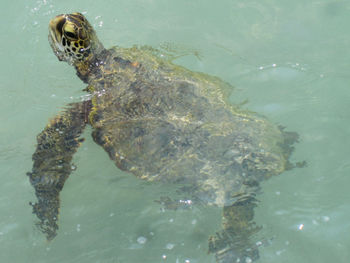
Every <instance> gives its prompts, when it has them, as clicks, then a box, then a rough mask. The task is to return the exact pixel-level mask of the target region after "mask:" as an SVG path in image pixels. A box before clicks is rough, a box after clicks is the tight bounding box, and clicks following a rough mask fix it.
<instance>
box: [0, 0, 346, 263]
mask: <svg viewBox="0 0 350 263" xmlns="http://www.w3.org/2000/svg"><path fill="white" fill-rule="evenodd" d="M72 11H80V12H84V13H85V14H86V16H87V17H88V18H89V19H90V20H91V22H92V23H93V24H94V26H95V27H96V30H97V33H98V35H99V37H100V39H101V40H102V42H103V43H104V44H105V46H106V47H109V46H112V45H115V44H118V45H121V46H126V47H127V46H131V45H133V44H147V45H151V46H154V47H157V46H159V45H160V44H162V43H175V44H176V45H178V46H179V49H180V50H195V52H193V54H189V55H187V56H183V57H181V58H179V59H177V60H176V62H177V63H178V64H181V65H184V66H186V67H188V68H190V69H192V70H195V71H202V72H206V73H209V74H212V75H216V76H219V77H221V78H222V79H224V80H225V81H228V82H230V83H231V84H233V85H234V86H235V87H236V89H235V90H234V92H233V94H232V95H231V97H230V99H231V101H232V102H234V103H240V102H243V101H245V100H246V99H247V100H248V103H246V104H245V105H244V107H246V108H249V109H251V110H254V111H257V112H259V113H262V114H264V115H266V116H268V117H269V119H270V120H272V121H273V122H275V123H279V124H281V125H283V126H286V127H288V129H289V130H293V131H297V132H298V133H299V134H300V136H301V141H300V143H299V144H298V145H296V150H295V152H294V155H293V160H295V161H299V160H306V161H307V162H308V167H306V168H302V169H294V170H292V171H288V172H285V173H283V174H282V175H280V176H278V177H275V178H273V179H271V180H269V181H267V182H265V183H263V193H262V194H261V195H259V197H258V199H259V201H260V202H259V205H258V207H257V209H256V221H257V222H258V224H260V225H262V226H263V230H262V231H261V232H260V234H259V238H261V240H262V241H263V243H264V244H266V245H264V246H262V247H261V248H260V260H259V262H270V263H271V262H291V263H294V262H300V263H303V262H305V263H311V262H312V263H313V262H339V263H340V262H344V263H345V262H348V260H349V257H350V252H349V249H348V248H349V247H350V235H349V232H350V223H349V220H348V218H349V216H350V205H349V203H350V202H349V201H350V195H349V191H348V188H349V185H350V179H349V176H348V175H349V171H350V161H349V148H350V143H349V135H350V122H349V119H350V111H349V104H350V92H349V90H348V89H349V81H350V75H349V73H348V72H349V68H350V53H349V43H350V35H349V32H348V28H349V25H350V16H349V14H350V3H349V2H348V1H335V0H324V1H306V0H297V1H289V2H287V1H278V0H262V1H260V0H259V1H258V0H249V1H243V0H242V1H238V0H221V1H209V0H191V1H187V0H177V1H170V0H163V1H161V0H158V1H157V0H135V1H129V0H128V1H127V0H123V1H121V0H117V1H111V0H109V1H101V2H99V1H90V0H85V1H74V2H72V1H50V0H41V1H35V0H29V1H24V0H21V1H9V0H6V1H3V2H2V8H1V10H0V14H1V17H2V22H1V23H0V33H1V42H0V46H1V49H0V55H1V60H0V61H1V62H0V72H1V74H0V89H1V96H0V120H1V125H0V168H1V175H0V176H1V184H0V193H1V194H0V211H1V212H0V261H1V262H16V263H17V262H45V263H46V262H74V263H77V262H84V263H90V262H174V263H175V262H180V263H181V262H186V260H188V262H191V263H192V262H213V258H212V257H211V256H210V255H207V253H206V251H207V238H208V236H209V235H210V234H212V233H214V232H215V231H216V230H218V229H219V226H220V216H221V215H220V213H221V211H220V209H217V208H213V207H197V206H195V205H194V206H193V207H191V208H190V209H184V210H179V211H162V210H161V209H160V206H159V204H157V203H156V202H154V200H157V199H159V197H160V196H164V195H166V194H167V193H169V192H171V191H172V189H171V188H170V187H169V188H161V189H159V187H158V186H156V185H152V184H149V183H146V182H140V181H139V180H137V179H136V178H134V177H133V176H131V175H128V174H126V173H123V172H121V171H119V170H118V169H117V168H116V167H115V166H114V164H113V163H112V162H111V161H110V160H109V158H108V157H107V155H106V153H105V152H104V151H103V150H102V149H101V148H100V147H98V146H97V145H96V144H94V142H93V141H92V139H91V138H90V136H89V133H90V132H91V131H90V130H87V131H86V132H85V134H84V137H85V138H86V141H85V143H84V144H83V146H82V147H81V148H80V149H79V151H78V153H77V154H76V155H75V158H74V163H75V165H76V166H77V167H78V169H77V170H76V171H75V172H74V173H73V174H72V175H71V176H70V178H69V180H68V181H67V183H66V185H65V188H64V190H63V191H62V194H61V197H62V208H61V217H60V230H59V234H58V236H57V238H56V239H55V240H54V241H52V242H50V243H47V242H46V241H45V238H44V237H43V235H42V234H41V233H40V232H39V231H38V230H37V229H36V228H35V226H34V223H35V220H36V218H35V217H34V215H32V214H31V207H30V206H29V205H28V202H29V201H34V200H35V196H34V191H33V188H32V187H31V185H30V183H29V181H28V178H27V177H26V176H25V174H26V172H27V171H29V170H30V169H31V166H32V161H31V155H32V153H33V151H34V150H35V143H36V135H37V134H38V133H39V132H40V131H41V129H42V128H43V127H44V126H45V124H46V123H47V121H48V119H49V118H52V117H53V116H54V115H55V114H56V113H57V112H58V111H59V110H60V109H61V108H62V107H63V106H64V105H65V104H67V103H69V102H72V101H77V100H80V98H81V96H82V95H84V93H83V92H82V91H81V90H82V89H83V88H84V84H83V83H82V82H81V81H80V80H79V79H78V78H77V77H76V76H75V73H74V70H73V69H72V68H71V67H70V66H68V65H67V64H64V63H59V62H58V61H57V59H56V57H55V56H54V55H53V54H52V51H51V49H50V47H49V44H48V41H47V27H48V21H49V20H50V19H51V18H52V17H53V16H55V15H57V14H60V13H65V12H72ZM197 52H198V53H199V54H200V59H199V58H198V56H196V54H197Z"/></svg>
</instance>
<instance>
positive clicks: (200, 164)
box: [88, 47, 296, 206]
mask: <svg viewBox="0 0 350 263" xmlns="http://www.w3.org/2000/svg"><path fill="white" fill-rule="evenodd" d="M101 61H103V62H101V64H102V65H99V70H98V71H96V72H94V73H91V74H90V76H89V80H88V83H89V86H88V90H89V91H90V92H91V94H92V104H93V109H92V111H91V113H90V115H89V119H90V123H91V125H92V126H93V128H94V132H93V138H94V140H95V142H97V143H98V144H100V145H101V146H103V148H104V149H105V150H106V152H107V153H108V154H109V157H110V158H111V159H112V160H113V161H114V162H115V163H116V165H117V166H118V167H119V168H120V169H122V170H124V171H129V172H132V173H133V174H135V175H136V176H138V177H140V178H142V179H145V180H149V181H160V182H166V183H177V184H179V185H181V186H182V188H183V189H190V190H188V192H189V194H190V195H191V196H192V197H193V198H198V199H199V200H201V201H203V202H205V203H207V204H215V205H219V206H224V205H230V204H232V203H234V202H235V201H236V200H237V198H241V197H242V196H246V195H251V194H252V193H254V192H255V191H256V190H257V188H258V183H259V182H260V181H261V180H263V179H266V178H268V177H270V176H272V175H277V174H280V173H281V172H283V171H284V170H285V169H287V168H288V165H289V161H288V158H289V155H290V153H291V149H292V147H291V145H292V144H293V143H294V142H295V140H296V136H294V137H293V136H292V137H293V139H291V134H292V133H287V132H284V131H283V129H281V128H280V127H279V126H277V125H275V124H273V123H271V122H269V121H268V120H267V119H266V118H265V117H263V116H260V115H258V114H256V113H253V112H250V111H247V110H243V109H241V108H239V107H238V106H232V105H231V104H229V103H228V102H227V101H226V99H225V98H226V97H227V91H228V90H232V86H230V85H229V84H227V83H225V82H223V81H222V80H220V79H219V78H216V77H212V76H208V75H206V74H203V73H196V72H192V71H190V70H187V69H185V68H183V67H180V66H177V65H174V64H173V63H172V62H171V61H168V60H164V59H162V58H160V56H159V54H157V53H156V52H154V50H152V49H149V48H137V47H134V48H130V49H124V48H119V47H115V48H112V49H110V50H108V51H106V52H105V55H104V58H103V60H101ZM293 135H295V134H293ZM187 186H188V187H187Z"/></svg>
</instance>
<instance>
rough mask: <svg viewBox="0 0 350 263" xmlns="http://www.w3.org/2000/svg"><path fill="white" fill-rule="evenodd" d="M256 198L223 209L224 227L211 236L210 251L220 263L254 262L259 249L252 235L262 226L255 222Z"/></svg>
mask: <svg viewBox="0 0 350 263" xmlns="http://www.w3.org/2000/svg"><path fill="white" fill-rule="evenodd" d="M255 206H256V204H255V199H254V198H250V199H248V200H244V201H237V202H236V203H235V204H233V205H231V206H225V207H224V209H223V229H222V230H221V231H220V232H217V233H216V235H215V236H211V237H210V238H209V253H215V258H216V261H217V262H218V263H235V262H253V261H255V260H256V259H258V258H259V251H258V248H257V245H256V244H255V242H253V241H252V240H251V237H252V236H253V235H254V234H255V233H257V232H258V231H259V230H260V229H261V227H259V226H256V224H255V223H254V222H253V216H254V211H253V209H254V207H255Z"/></svg>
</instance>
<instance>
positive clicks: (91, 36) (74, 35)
mask: <svg viewBox="0 0 350 263" xmlns="http://www.w3.org/2000/svg"><path fill="white" fill-rule="evenodd" d="M49 42H50V45H51V47H52V49H53V51H54V53H55V55H56V56H57V57H58V59H59V60H60V61H67V62H68V63H69V64H72V65H77V64H79V63H82V62H83V63H84V62H85V61H87V60H90V59H91V58H92V57H93V56H94V55H96V54H98V53H100V52H101V51H102V50H103V46H102V44H101V43H100V41H99V40H98V38H97V36H96V33H95V30H94V29H93V28H92V26H91V25H90V23H89V22H88V21H87V19H86V18H85V17H84V16H83V15H82V14H80V13H72V14H65V15H58V16H56V17H55V18H53V19H52V20H51V21H50V25H49Z"/></svg>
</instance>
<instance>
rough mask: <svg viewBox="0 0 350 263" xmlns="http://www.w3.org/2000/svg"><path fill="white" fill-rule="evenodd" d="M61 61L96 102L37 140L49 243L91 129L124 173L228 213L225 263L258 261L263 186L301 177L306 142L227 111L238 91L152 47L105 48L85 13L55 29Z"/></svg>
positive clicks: (222, 243) (68, 112) (76, 107)
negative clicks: (296, 158)
mask: <svg viewBox="0 0 350 263" xmlns="http://www.w3.org/2000/svg"><path fill="white" fill-rule="evenodd" d="M49 31H50V33H49V42H50V45H51V47H52V49H53V51H54V53H55V55H56V56H57V57H58V59H59V60H60V61H66V62H68V63H69V64H71V65H73V66H74V67H75V69H76V71H77V75H78V76H79V78H80V79H81V80H83V81H84V82H85V83H87V84H88V86H87V88H86V91H87V92H89V93H90V99H88V100H85V101H82V102H77V103H72V104H69V105H68V106H67V107H66V108H65V110H64V111H63V112H61V113H60V114H59V115H58V116H56V117H55V118H53V119H52V120H51V121H50V123H49V124H48V125H47V126H46V127H45V129H44V130H43V131H42V132H41V133H40V134H39V135H38V137H37V142H38V144H37V148H36V151H35V153H34V154H33V161H34V164H33V169H32V171H31V172H30V173H28V175H29V178H30V182H31V184H32V185H33V187H34V188H35V193H36V196H37V198H38V201H37V203H35V204H32V206H33V213H35V214H36V216H37V217H38V218H39V222H38V225H39V227H40V229H41V231H42V232H44V233H45V234H46V237H47V239H48V240H51V239H53V238H54V237H55V236H56V232H57V230H58V224H57V221H58V214H59V206H60V201H59V193H60V191H61V190H62V188H63V186H64V183H65V181H66V180H67V178H68V176H69V174H70V173H71V171H72V163H71V161H72V157H73V154H74V153H75V152H76V150H77V148H78V147H79V145H80V144H81V142H82V141H83V140H82V139H81V138H80V136H81V134H82V133H83V131H84V128H85V126H86V125H87V124H89V125H91V126H92V128H93V133H92V137H93V139H94V141H95V142H96V143H97V144H99V145H101V146H102V147H103V148H104V149H105V151H106V152H107V153H108V155H109V158H110V159H111V160H112V161H114V162H115V164H116V165H117V167H118V168H119V169H121V170H123V171H126V172H130V173H133V174H134V175H135V176H137V177H139V178H140V179H143V180H147V181H152V182H154V183H158V184H160V185H161V184H164V183H167V184H172V185H173V187H174V188H175V187H179V188H180V185H181V189H180V190H181V191H183V194H184V195H185V196H187V197H188V198H189V199H193V200H197V201H198V202H199V203H201V204H207V205H215V206H220V207H223V222H222V229H221V230H219V231H218V233H216V234H214V235H213V236H211V237H209V252H211V253H215V257H216V260H217V262H236V261H241V262H245V260H248V261H249V260H254V259H257V258H258V250H257V248H256V247H255V244H254V243H253V242H252V241H251V240H250V237H251V235H252V234H254V233H256V232H257V231H258V229H259V228H258V227H257V226H256V225H255V224H254V222H253V209H254V207H255V203H256V202H255V201H256V200H255V194H256V193H257V191H258V190H259V183H260V182H261V181H262V180H264V179H267V178H269V177H271V176H273V175H278V174H280V173H282V172H283V171H285V170H287V169H290V168H292V167H293V166H294V165H292V164H291V163H290V162H289V157H290V155H291V152H292V150H293V143H295V142H296V141H297V134H296V133H294V132H286V131H284V130H283V129H282V128H280V127H279V126H277V125H274V124H272V123H271V122H269V121H268V120H266V119H265V118H264V117H262V116H260V115H258V114H255V113H253V112H250V111H247V110H243V109H240V108H239V107H238V106H233V105H229V104H228V103H226V102H225V97H227V96H225V95H224V91H225V90H229V89H230V88H231V86H230V85H228V84H227V83H225V82H223V81H221V80H220V79H218V78H216V77H212V76H208V75H206V74H203V73H197V72H192V71H190V70H187V69H185V68H183V67H180V66H177V65H174V64H173V63H172V62H171V61H169V60H166V59H162V58H161V56H159V55H157V52H156V51H155V50H152V49H151V48H137V47H133V48H120V47H114V48H111V49H105V48H104V47H103V45H102V44H101V42H100V41H99V40H98V38H97V36H96V33H95V31H94V29H93V28H92V26H91V25H90V23H89V22H88V21H87V20H86V18H85V17H84V16H83V15H82V14H80V13H72V14H67V15H59V16H57V17H55V18H53V19H52V20H51V21H50V25H49Z"/></svg>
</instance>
